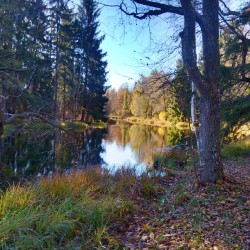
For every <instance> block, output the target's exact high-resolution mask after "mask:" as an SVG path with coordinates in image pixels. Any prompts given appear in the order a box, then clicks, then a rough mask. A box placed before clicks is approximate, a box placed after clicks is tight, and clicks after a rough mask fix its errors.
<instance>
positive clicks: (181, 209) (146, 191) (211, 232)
mask: <svg viewBox="0 0 250 250" xmlns="http://www.w3.org/2000/svg"><path fill="white" fill-rule="evenodd" d="M247 145H248V144H247ZM247 145H246V146H245V147H243V146H242V150H239V148H237V147H236V148H234V151H232V150H229V149H230V148H225V149H226V150H227V152H229V153H230V155H231V156H232V154H233V152H234V156H237V157H235V158H234V160H233V159H232V158H227V159H226V160H224V169H225V171H224V172H225V176H226V178H225V182H224V183H222V184H207V185H206V186H200V187H197V181H196V179H195V172H194V171H193V170H192V168H191V167H190V166H189V165H187V166H186V167H185V168H183V166H181V169H180V167H178V166H172V167H171V169H170V168H162V169H160V171H159V170H157V171H153V172H150V173H145V174H144V175H142V176H140V177H138V176H136V175H135V173H136V171H135V169H120V170H119V171H117V172H116V173H114V174H111V173H110V172H109V171H104V170H103V169H101V168H100V167H97V168H94V167H93V168H89V169H86V170H84V171H82V170H76V171H72V172H69V173H67V174H55V175H53V176H47V177H42V178H40V179H37V180H35V181H33V182H28V183H20V184H17V185H11V186H10V187H9V188H7V189H6V190H5V191H3V190H0V249H76V250H80V249H83V250H85V249H86V250H89V249H111V250H115V249H117V250H118V249H121V250H123V249H128V250H129V249H130V250H132V249H141V250H147V249H179V250H181V249H183V250H188V249H212V250H223V249H225V250H231V249H237V250H238V249H242V250H243V249H244V250H249V249H250V155H249V148H247ZM243 149H244V150H243ZM243 152H244V156H240V157H238V156H239V154H242V153H243ZM224 155H225V152H224ZM177 156H178V158H180V157H181V154H178V155H177ZM224 157H225V156H224ZM165 166H166V165H165ZM163 173H166V174H165V175H164V176H163Z"/></svg>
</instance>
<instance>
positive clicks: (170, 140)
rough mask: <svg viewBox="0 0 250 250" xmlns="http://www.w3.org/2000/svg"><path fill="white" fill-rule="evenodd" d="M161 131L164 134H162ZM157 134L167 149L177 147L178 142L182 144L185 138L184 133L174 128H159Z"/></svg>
mask: <svg viewBox="0 0 250 250" xmlns="http://www.w3.org/2000/svg"><path fill="white" fill-rule="evenodd" d="M162 130H163V131H164V132H162ZM159 134H161V135H162V136H163V139H164V143H165V145H166V146H168V147H171V146H174V145H177V144H178V143H180V142H184V141H185V137H186V133H185V131H184V130H179V129H177V128H176V127H175V126H172V127H168V128H161V132H159Z"/></svg>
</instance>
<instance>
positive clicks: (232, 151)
mask: <svg viewBox="0 0 250 250" xmlns="http://www.w3.org/2000/svg"><path fill="white" fill-rule="evenodd" d="M221 154H222V156H223V157H225V158H238V157H242V156H244V155H247V154H249V155H250V138H249V137H248V138H246V139H245V140H242V141H238V142H232V143H230V144H227V145H224V146H223V147H222V150H221Z"/></svg>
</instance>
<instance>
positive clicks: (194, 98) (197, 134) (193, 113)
mask: <svg viewBox="0 0 250 250" xmlns="http://www.w3.org/2000/svg"><path fill="white" fill-rule="evenodd" d="M191 118H192V124H193V126H194V134H195V137H196V144H197V149H198V151H200V125H199V118H198V110H197V88H196V86H195V85H194V83H193V82H192V96H191Z"/></svg>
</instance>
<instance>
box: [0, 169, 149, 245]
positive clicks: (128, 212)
mask: <svg viewBox="0 0 250 250" xmlns="http://www.w3.org/2000/svg"><path fill="white" fill-rule="evenodd" d="M144 182H145V180H144ZM147 182H148V183H149V182H150V180H147ZM148 185H150V184H148ZM143 188H144V187H143V185H142V184H141V182H140V181H139V180H137V178H136V177H135V176H134V175H133V174H130V173H128V172H127V173H125V174H124V173H123V174H121V173H117V174H116V175H114V176H111V175H109V173H107V172H104V173H103V172H102V171H101V170H97V169H92V170H89V171H85V172H81V171H77V172H74V173H71V174H67V175H56V176H53V177H46V178H42V179H41V180H39V181H36V182H34V183H33V184H29V185H24V186H21V185H16V186H12V187H10V188H9V189H8V190H6V192H4V193H2V194H1V195H0V248H1V249H58V248H60V249H61V248H62V249H76V248H80V249H94V248H102V247H103V246H104V245H105V246H106V247H108V248H109V249H119V248H120V245H119V242H117V241H116V240H115V239H114V238H112V236H110V235H109V229H110V227H113V228H115V227H116V226H117V225H118V224H119V223H121V222H123V221H124V220H127V221H128V220H130V219H131V216H132V215H133V211H134V209H135V206H134V203H133V196H135V195H136V196H137V195H143ZM148 192H151V191H148Z"/></svg>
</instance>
